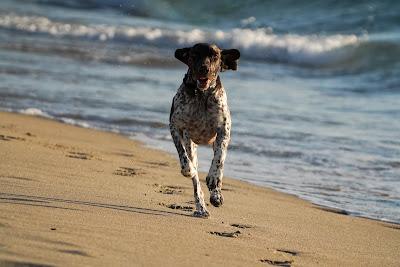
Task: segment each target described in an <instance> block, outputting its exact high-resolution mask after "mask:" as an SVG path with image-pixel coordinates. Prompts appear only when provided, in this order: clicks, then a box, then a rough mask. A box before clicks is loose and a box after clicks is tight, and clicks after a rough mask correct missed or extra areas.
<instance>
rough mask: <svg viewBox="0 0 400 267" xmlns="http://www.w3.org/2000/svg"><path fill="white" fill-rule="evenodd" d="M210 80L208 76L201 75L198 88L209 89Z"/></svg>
mask: <svg viewBox="0 0 400 267" xmlns="http://www.w3.org/2000/svg"><path fill="white" fill-rule="evenodd" d="M209 83H210V80H209V79H208V78H207V77H199V78H198V79H197V88H199V89H207V88H208V84H209Z"/></svg>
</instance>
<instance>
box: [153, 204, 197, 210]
mask: <svg viewBox="0 0 400 267" xmlns="http://www.w3.org/2000/svg"><path fill="white" fill-rule="evenodd" d="M160 205H161V206H164V207H167V208H170V209H173V210H182V211H189V212H191V211H193V210H194V209H193V207H191V206H185V205H179V204H175V203H174V204H168V205H167V204H165V203H160Z"/></svg>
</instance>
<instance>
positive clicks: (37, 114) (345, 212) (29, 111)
mask: <svg viewBox="0 0 400 267" xmlns="http://www.w3.org/2000/svg"><path fill="white" fill-rule="evenodd" d="M0 112H7V113H14V114H21V115H28V116H34V117H38V118H44V119H48V120H51V121H56V122H59V123H63V124H66V125H72V126H75V127H80V128H83V129H91V130H95V131H100V132H106V133H114V134H118V135H121V136H123V137H126V138H128V139H130V140H133V141H135V142H139V143H140V144H141V145H143V146H144V147H146V148H149V149H155V150H158V151H160V152H162V153H167V154H169V155H171V156H172V157H175V153H174V152H172V153H171V151H168V150H167V149H163V148H161V147H158V146H156V145H151V144H148V143H146V142H145V140H140V138H135V137H133V136H130V135H128V134H125V133H123V132H119V131H112V130H107V129H103V128H99V127H95V126H93V125H90V124H89V123H87V122H75V121H74V122H73V121H65V120H63V119H59V118H56V117H53V116H51V115H49V114H47V113H44V112H43V111H41V110H39V109H36V108H28V109H26V110H24V111H22V112H21V111H20V112H17V111H12V110H5V111H4V110H3V111H2V110H0ZM171 142H172V140H171ZM202 173H205V172H204V171H202ZM227 177H229V178H230V179H235V180H237V181H242V182H245V183H249V184H251V185H255V186H260V187H263V188H268V189H271V190H274V191H276V192H279V193H282V194H287V195H291V196H294V197H298V198H299V199H301V200H303V201H307V202H309V203H311V204H313V205H315V206H317V207H321V209H324V210H326V211H331V212H334V213H338V214H342V215H346V216H352V217H356V218H364V219H369V220H374V221H378V222H385V223H391V224H396V225H400V221H399V222H396V221H392V220H384V219H379V218H374V217H371V216H367V215H357V214H355V213H357V212H352V211H349V210H346V209H342V208H339V207H333V206H328V205H324V204H320V203H318V201H313V200H311V199H307V198H306V197H302V196H301V195H298V194H295V193H291V192H288V191H287V190H283V189H278V188H274V187H271V186H269V185H264V184H262V183H256V182H252V181H247V180H245V179H240V178H237V177H235V176H232V175H230V176H227Z"/></svg>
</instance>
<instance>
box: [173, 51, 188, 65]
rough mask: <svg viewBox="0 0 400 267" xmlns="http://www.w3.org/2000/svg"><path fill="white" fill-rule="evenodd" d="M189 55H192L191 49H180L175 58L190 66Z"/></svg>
mask: <svg viewBox="0 0 400 267" xmlns="http://www.w3.org/2000/svg"><path fill="white" fill-rule="evenodd" d="M189 53H190V47H186V48H180V49H176V50H175V57H176V58H177V59H179V60H180V61H182V62H183V63H185V64H186V65H188V62H189Z"/></svg>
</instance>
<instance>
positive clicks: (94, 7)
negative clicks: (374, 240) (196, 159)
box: [0, 0, 400, 222]
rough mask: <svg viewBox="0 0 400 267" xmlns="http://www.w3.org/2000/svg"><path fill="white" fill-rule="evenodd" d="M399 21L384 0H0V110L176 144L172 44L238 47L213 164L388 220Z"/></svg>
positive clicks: (398, 177) (396, 144)
mask: <svg viewBox="0 0 400 267" xmlns="http://www.w3.org/2000/svg"><path fill="white" fill-rule="evenodd" d="M399 25H400V2H397V1H379V2H378V1H377V2H371V1H352V2H348V3H338V2H337V1H272V2H268V3H265V1H208V0H207V1H201V2H191V3H190V4H189V2H184V1H172V0H169V1H166V0H158V1H119V0H115V1H112V0H92V1H78V0H69V1H68V0H63V1H61V0H59V1H57V0H48V1H45V0H36V1H23V0H14V1H12V0H2V1H1V3H0V81H1V83H0V108H1V109H2V110H9V111H17V112H23V113H29V114H37V115H42V116H47V117H51V118H54V119H57V120H61V121H64V122H67V123H72V124H77V125H81V126H83V127H93V128H100V129H105V130H110V131H115V132H120V133H123V134H126V135H128V136H132V137H133V138H136V139H140V140H143V141H145V142H147V143H148V144H150V145H152V146H155V147H159V148H162V149H165V150H167V151H171V152H173V153H175V150H174V147H173V144H172V141H171V138H170V135H169V132H168V127H167V124H168V116H169V108H170V104H171V99H172V97H173V95H174V94H175V92H176V89H177V87H178V86H179V84H180V82H181V80H182V77H183V74H184V72H185V67H184V66H183V65H182V64H181V63H180V62H179V61H177V60H175V59H174V57H173V54H174V50H175V49H176V48H178V47H185V46H190V45H192V44H194V43H197V42H214V43H217V44H218V45H219V46H221V47H223V48H238V49H239V50H240V51H241V54H242V58H241V61H240V69H239V71H238V72H225V73H223V74H221V76H222V80H223V83H224V85H225V87H226V89H227V93H228V100H229V103H230V108H231V112H232V117H233V133H232V142H231V146H230V150H229V153H228V158H227V164H226V171H225V173H226V174H227V175H230V176H233V177H236V178H238V179H243V180H246V181H251V182H254V183H257V184H260V185H264V186H269V187H273V188H275V189H278V190H281V191H284V192H288V193H292V194H296V195H299V196H300V197H302V198H305V199H308V200H311V201H313V202H315V203H318V204H322V205H327V206H331V207H336V208H340V209H345V210H347V211H349V212H350V213H351V214H354V215H358V216H366V217H371V218H376V219H381V220H388V221H394V222H400V119H399V118H400V78H399V77H400V26H399ZM200 156H201V161H200V165H201V166H200V167H201V169H202V170H204V171H207V169H208V166H209V163H210V157H211V151H210V149H209V148H204V149H202V150H200ZM177 179H180V177H179V176H178V177H177ZM265 205H268V203H265Z"/></svg>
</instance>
